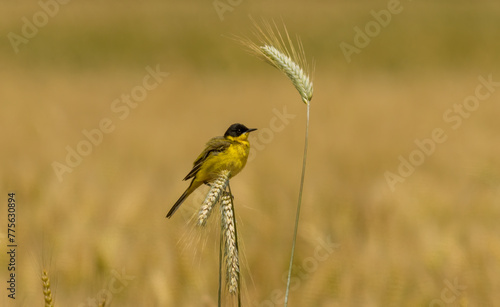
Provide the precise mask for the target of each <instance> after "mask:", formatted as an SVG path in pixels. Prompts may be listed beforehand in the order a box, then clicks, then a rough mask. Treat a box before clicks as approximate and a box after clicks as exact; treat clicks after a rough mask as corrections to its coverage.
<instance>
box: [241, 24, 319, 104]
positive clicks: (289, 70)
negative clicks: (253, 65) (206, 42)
mask: <svg viewBox="0 0 500 307" xmlns="http://www.w3.org/2000/svg"><path fill="white" fill-rule="evenodd" d="M253 23H254V26H255V31H254V36H255V37H256V39H257V41H258V42H257V43H255V42H253V41H252V40H251V39H248V38H243V39H242V38H239V39H238V40H239V41H240V42H241V43H242V44H243V45H244V46H245V47H247V48H248V49H249V50H250V51H251V52H252V53H253V54H255V55H257V56H258V57H260V58H262V59H263V60H264V61H265V62H267V63H269V64H271V65H272V66H274V67H276V68H277V69H278V70H280V71H281V72H283V73H284V74H285V75H286V76H287V77H288V78H289V79H290V80H291V81H292V83H293V85H294V86H295V88H296V89H297V91H298V92H299V94H300V97H301V98H302V101H303V102H304V103H306V104H309V102H310V101H311V99H312V97H313V83H312V81H311V78H309V74H310V71H309V65H308V64H307V61H306V57H305V53H304V47H303V45H302V42H301V40H300V39H299V38H297V45H298V49H297V48H295V46H294V44H293V42H292V39H291V38H290V35H289V34H288V30H287V28H286V26H285V25H283V31H284V33H285V35H281V33H280V30H279V28H278V26H277V25H276V23H274V22H273V23H272V24H271V23H269V22H265V21H263V22H262V24H263V26H262V27H260V26H259V25H258V24H257V23H256V22H255V21H253Z"/></svg>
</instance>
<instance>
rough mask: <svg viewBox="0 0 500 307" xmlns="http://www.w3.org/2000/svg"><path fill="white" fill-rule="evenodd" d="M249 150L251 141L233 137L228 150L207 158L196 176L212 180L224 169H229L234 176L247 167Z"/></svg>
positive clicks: (204, 179) (231, 175) (199, 178)
mask: <svg viewBox="0 0 500 307" xmlns="http://www.w3.org/2000/svg"><path fill="white" fill-rule="evenodd" d="M249 152H250V143H249V142H248V141H247V140H246V139H244V140H241V139H240V140H238V139H236V138H234V139H231V145H230V146H229V147H228V148H227V149H226V150H224V151H222V152H220V153H218V154H216V155H213V156H209V157H208V158H207V159H206V161H205V162H204V163H203V166H202V167H201V169H200V170H199V172H198V174H197V176H196V177H197V179H198V180H201V181H211V180H214V179H215V178H217V176H218V175H219V174H220V171H221V170H224V169H227V170H229V171H230V172H231V174H230V177H233V176H235V175H236V174H238V173H239V172H240V171H241V170H242V169H243V167H245V164H246V163H247V159H248V154H249Z"/></svg>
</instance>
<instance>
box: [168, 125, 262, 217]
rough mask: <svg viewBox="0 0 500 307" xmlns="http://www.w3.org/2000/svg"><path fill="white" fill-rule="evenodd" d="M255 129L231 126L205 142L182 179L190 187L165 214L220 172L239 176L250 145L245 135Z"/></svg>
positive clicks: (176, 207)
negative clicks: (220, 134)
mask: <svg viewBox="0 0 500 307" xmlns="http://www.w3.org/2000/svg"><path fill="white" fill-rule="evenodd" d="M255 130H257V129H249V128H247V127H245V126H244V125H242V124H233V125H231V126H230V127H229V128H228V129H227V130H226V133H224V136H217V137H214V138H212V139H211V140H210V141H208V143H207V145H206V147H205V149H204V150H203V151H202V152H201V154H200V155H199V156H198V158H196V160H195V161H194V163H193V169H192V170H191V171H190V172H189V174H187V176H186V177H185V178H184V179H183V180H188V179H190V178H193V180H192V181H191V184H190V185H189V187H188V188H187V189H186V191H185V192H184V193H183V194H182V195H181V197H180V198H179V199H178V200H177V201H176V202H175V204H174V205H173V206H172V209H170V211H169V212H168V213H167V217H168V218H170V217H171V216H172V215H173V214H174V213H175V211H176V210H177V209H178V208H179V206H180V205H181V204H182V203H183V202H184V200H185V199H186V198H187V197H188V196H189V194H191V193H193V191H194V190H196V189H197V188H198V187H199V186H200V185H202V184H203V183H205V184H209V183H210V182H212V181H213V180H215V179H217V177H218V176H219V174H220V172H221V171H222V170H228V171H229V172H230V174H229V178H232V177H234V176H236V174H238V173H239V172H240V171H241V170H242V169H243V167H245V164H246V163H247V158H248V153H249V151H250V143H249V142H248V134H249V133H250V132H252V131H255Z"/></svg>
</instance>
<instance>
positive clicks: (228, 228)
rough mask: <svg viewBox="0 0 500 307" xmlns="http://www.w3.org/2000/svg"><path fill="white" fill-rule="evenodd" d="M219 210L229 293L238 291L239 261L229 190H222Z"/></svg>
mask: <svg viewBox="0 0 500 307" xmlns="http://www.w3.org/2000/svg"><path fill="white" fill-rule="evenodd" d="M220 210H221V227H222V240H223V243H224V257H225V259H226V282H227V284H228V289H229V293H231V294H234V293H236V292H237V291H238V284H239V274H240V263H239V256H238V243H237V238H236V222H235V219H234V212H233V202H232V196H231V194H230V193H229V192H224V194H223V195H222V198H221V206H220Z"/></svg>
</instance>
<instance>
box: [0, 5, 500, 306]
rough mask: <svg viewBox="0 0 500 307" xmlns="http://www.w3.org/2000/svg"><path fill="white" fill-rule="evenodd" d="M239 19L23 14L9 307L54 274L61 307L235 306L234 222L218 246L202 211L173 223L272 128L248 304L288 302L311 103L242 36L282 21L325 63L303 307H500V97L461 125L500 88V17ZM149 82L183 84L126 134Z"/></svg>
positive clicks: (3, 180)
mask: <svg viewBox="0 0 500 307" xmlns="http://www.w3.org/2000/svg"><path fill="white" fill-rule="evenodd" d="M46 2H47V3H49V2H50V1H46ZM221 2H222V3H226V4H227V5H231V4H228V3H229V2H225V1H221ZM51 3H53V2H51ZM230 3H232V6H231V8H232V10H228V11H225V12H223V13H222V17H223V19H222V20H221V17H220V16H219V14H218V13H217V10H216V9H215V8H214V4H213V1H184V2H181V1H153V0H151V1H140V2H138V1H71V2H69V3H67V4H59V6H58V8H57V10H56V8H55V7H52V10H53V11H52V12H53V14H52V15H53V16H49V17H48V18H47V20H45V21H46V22H44V20H43V16H42V15H43V14H42V13H39V12H43V10H42V9H41V7H40V5H39V4H38V2H37V1H23V2H22V3H18V2H13V1H9V2H7V1H3V2H2V4H1V6H2V9H1V11H0V16H1V18H0V29H1V33H2V40H1V41H2V42H1V44H0V58H1V61H0V82H1V85H0V103H1V106H2V109H1V112H0V130H1V139H0V140H1V146H2V151H1V156H0V161H1V170H2V174H1V176H0V187H1V191H2V195H3V199H2V200H1V202H2V203H3V204H4V205H3V206H2V209H1V214H0V218H1V222H0V236H1V239H2V241H1V244H2V248H1V249H2V251H5V250H6V249H7V248H6V244H7V243H6V238H7V224H6V214H7V205H6V204H7V193H9V192H15V193H16V201H17V228H16V231H17V232H16V239H17V242H18V245H19V246H18V248H17V268H16V275H17V285H16V289H17V299H16V300H15V302H13V301H12V300H11V299H8V298H7V294H8V293H7V291H6V290H5V288H6V287H5V284H6V282H5V281H4V280H7V279H8V278H7V275H8V272H7V264H8V261H9V259H8V257H7V256H8V255H7V254H6V253H5V252H2V253H1V254H0V255H1V256H0V272H1V277H2V281H3V285H4V287H3V290H2V293H3V294H2V297H1V298H0V302H1V304H2V306H41V305H42V303H43V296H42V286H41V282H40V274H41V269H42V268H45V269H47V270H48V272H49V275H50V277H51V281H52V290H53V291H54V295H55V299H56V306H92V303H91V302H92V300H93V299H97V298H98V297H99V296H102V295H107V297H108V301H109V300H110V299H111V300H112V306H216V304H217V280H218V273H217V272H218V260H217V259H218V258H217V257H218V251H217V247H218V235H217V231H216V230H217V225H216V224H217V218H216V217H214V216H212V221H211V226H209V227H208V229H206V230H199V229H196V228H195V227H194V226H193V225H192V224H190V223H189V219H190V217H191V216H192V215H193V214H195V213H196V210H197V208H198V206H199V204H200V196H199V195H198V197H191V198H189V199H188V200H187V201H186V203H185V204H184V205H183V206H182V207H181V209H180V210H179V211H178V212H177V213H176V214H175V215H174V216H173V218H172V219H170V220H167V219H165V214H166V213H167V211H168V210H169V209H170V207H171V205H172V204H173V203H174V202H175V200H176V199H177V198H178V197H179V196H180V194H181V193H182V192H183V190H184V189H185V188H186V186H187V184H188V183H186V182H183V181H181V179H182V178H183V177H184V176H185V175H186V174H187V172H188V171H189V170H190V167H191V163H192V161H193V160H194V158H196V156H197V155H198V153H199V152H200V151H201V149H202V148H203V145H204V143H205V142H206V141H207V140H208V139H209V138H211V137H213V136H215V135H221V134H223V133H224V131H225V129H226V128H227V127H228V126H229V125H230V124H232V123H235V122H241V123H243V124H245V125H247V126H248V127H255V128H259V130H258V131H257V132H254V136H255V137H256V140H254V144H253V146H254V148H258V150H256V152H255V154H254V155H253V157H252V160H251V161H250V162H248V164H247V167H246V168H245V170H244V171H243V172H242V173H241V174H240V175H238V176H237V177H235V178H234V179H233V180H232V181H231V187H232V191H233V193H234V194H235V197H236V198H235V206H236V214H237V217H238V226H239V239H240V244H241V248H242V252H243V253H244V257H243V259H242V266H243V268H242V277H243V284H244V289H243V293H242V295H243V305H244V306H275V305H276V306H278V305H280V306H281V305H282V298H283V292H284V289H285V283H284V274H285V272H286V271H287V268H288V262H289V256H290V249H291V238H292V231H293V221H294V218H295V208H296V202H297V194H298V186H299V181H300V168H301V162H302V151H303V142H304V128H305V105H304V104H303V103H302V102H301V100H300V97H299V95H298V93H297V92H296V90H295V89H294V88H293V86H292V85H291V83H290V82H289V80H288V79H286V77H285V76H284V75H282V74H281V73H280V72H278V71H277V70H276V69H274V68H272V67H270V66H269V65H267V64H265V63H263V62H261V61H259V60H258V59H256V58H254V57H252V56H249V55H248V54H247V53H246V52H245V51H244V50H243V48H241V46H239V45H238V44H237V43H235V42H234V41H233V40H232V39H231V37H232V36H233V35H250V33H251V27H252V23H251V21H250V19H249V15H251V16H252V17H253V18H254V19H256V20H259V19H260V18H261V17H263V18H265V19H267V20H270V19H274V20H276V21H277V22H278V23H281V20H283V22H285V23H286V25H287V27H288V30H289V32H290V33H291V34H292V36H295V35H299V36H300V37H301V39H302V42H303V44H304V48H305V51H306V56H307V58H308V59H309V60H310V61H311V60H312V59H314V62H315V70H314V78H313V80H314V89H315V92H314V98H313V100H312V105H311V126H310V140H309V159H308V161H307V172H306V181H305V188H304V199H303V208H302V216H301V224H300V228H299V238H298V243H297V244H298V245H297V250H296V270H295V272H296V274H295V275H294V280H293V284H292V285H293V291H292V292H291V296H290V306H495V305H498V300H499V299H500V296H499V295H498V294H497V293H498V291H497V290H498V289H499V288H500V277H499V276H500V241H499V233H500V226H499V225H500V223H499V219H500V188H499V184H500V162H499V159H498V157H499V154H500V136H499V131H500V124H499V120H498V115H499V114H500V103H499V102H500V93H499V92H500V90H499V89H500V87H498V86H497V87H492V90H491V91H489V92H488V91H485V90H484V89H485V88H483V89H482V91H481V92H480V93H481V94H483V96H484V95H485V94H486V93H489V96H488V98H485V99H481V100H480V101H479V104H478V105H475V106H474V107H473V111H468V112H467V114H466V115H463V116H462V115H460V118H461V119H462V121H461V123H460V124H459V125H458V126H455V128H456V129H453V127H452V126H453V124H456V123H457V122H455V121H454V122H451V121H450V118H448V120H446V118H445V117H444V116H445V114H448V115H450V114H452V115H454V116H457V114H459V113H457V112H455V111H454V108H455V105H459V106H460V105H463V103H464V101H465V100H466V99H467V97H469V96H470V95H472V96H474V95H476V88H477V87H478V86H479V85H480V84H482V83H481V81H480V80H479V78H480V77H483V78H485V79H488V78H491V79H492V80H494V81H495V82H500V69H499V67H500V66H499V65H500V60H499V59H500V57H499V54H500V40H499V37H500V5H499V4H498V2H497V1H475V2H473V3H472V2H469V1H401V2H397V1H358V2H355V3H351V2H350V1H319V0H318V1H232V2H230ZM388 5H399V6H398V8H399V9H400V12H399V13H397V14H392V15H391V20H390V21H389V22H388V24H387V25H386V26H385V27H384V26H380V25H379V28H380V29H379V31H378V32H379V33H377V34H376V35H374V37H372V38H370V41H369V43H367V45H366V46H365V47H363V48H359V53H353V54H352V55H351V57H350V59H351V61H350V62H348V61H347V59H346V57H345V55H344V53H343V52H342V50H341V48H340V45H341V43H342V42H345V43H348V44H351V45H354V44H355V42H354V39H355V35H356V32H355V30H354V28H355V27H359V28H360V29H365V26H366V25H367V24H368V23H370V22H373V21H374V20H375V18H374V15H373V14H372V13H371V11H372V10H373V11H375V12H380V11H381V10H387V9H388ZM36 14H38V15H36ZM34 16H35V17H36V16H38V17H39V18H42V19H39V20H38V23H40V24H43V26H42V27H39V28H38V29H37V33H36V34H33V35H32V36H33V37H31V38H29V39H27V42H26V43H22V44H19V45H17V47H14V46H13V45H12V44H11V39H10V38H9V37H12V34H9V33H15V34H16V35H22V27H23V25H24V24H25V20H28V21H33V17H34ZM40 16H41V17H40ZM23 18H26V19H23ZM371 25H372V26H373V23H371ZM374 27H375V28H373V30H376V26H374ZM9 35H11V36H9ZM16 49H17V50H16ZM16 51H17V52H16ZM147 67H150V68H151V69H156V68H159V70H161V71H162V72H165V73H168V76H166V77H165V78H164V79H163V81H162V82H160V83H158V86H157V87H156V88H154V89H151V90H149V91H147V97H145V99H144V100H142V101H140V102H138V103H137V106H136V107H135V108H130V109H129V111H130V113H128V115H127V116H123V117H125V118H123V119H120V118H119V115H120V114H122V113H116V112H113V110H112V104H113V102H114V101H115V100H116V99H121V97H122V95H123V94H125V95H130V94H131V93H132V91H134V89H136V87H137V86H141V85H142V84H143V78H144V77H145V76H147V75H148V71H147ZM121 106H123V105H121ZM449 109H451V110H452V111H447V110H449ZM283 112H285V113H286V114H288V117H284V119H283V117H282V116H281V117H280V116H278V115H277V114H282V113H283ZM446 112H452V113H446ZM464 114H465V113H464ZM292 117H293V118H292ZM105 118H108V119H109V120H111V121H112V124H113V127H114V130H113V131H112V132H110V133H104V134H103V137H102V140H101V141H100V142H98V144H97V145H93V146H92V148H91V153H90V154H88V155H87V156H84V157H82V161H81V162H80V163H79V164H78V165H77V166H75V167H73V168H71V169H72V172H71V173H69V172H67V173H64V174H63V175H62V178H61V180H59V179H58V176H57V175H56V173H55V171H54V169H53V163H54V162H59V163H62V164H66V162H65V159H66V156H67V154H68V152H67V147H68V146H69V147H70V148H72V149H75V150H76V148H77V146H78V144H79V143H81V142H82V141H84V140H86V139H87V138H86V137H85V135H84V134H83V132H82V131H83V130H87V131H91V130H93V129H98V128H99V123H100V122H101V120H103V119H105ZM276 118H279V119H280V120H278V119H276ZM435 129H441V130H442V131H443V133H444V134H445V135H446V140H445V141H443V142H441V143H439V144H435V149H434V150H432V152H431V153H430V154H429V155H425V156H423V157H424V161H421V162H422V163H421V164H420V165H418V166H416V167H414V170H413V171H409V173H411V174H407V175H408V176H407V177H401V179H402V180H403V179H404V182H399V183H397V184H395V185H394V186H393V187H394V189H393V190H392V189H391V187H390V185H389V184H388V181H387V180H386V174H387V173H386V172H391V173H394V174H396V175H398V172H399V171H398V168H399V167H400V156H401V157H402V158H403V159H406V160H408V159H410V156H411V155H412V153H413V158H414V160H415V159H417V158H418V157H422V156H418V154H417V153H415V151H418V150H419V147H418V146H417V145H416V143H415V141H416V140H420V141H421V140H424V139H428V138H431V137H432V133H433V131H434V130H435ZM82 146H83V145H82ZM415 161H416V160H415ZM418 161H420V160H418ZM205 191H206V188H205V189H204V190H203V192H205ZM202 194H203V193H201V198H203V195H202ZM117 276H121V279H120V278H117Z"/></svg>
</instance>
